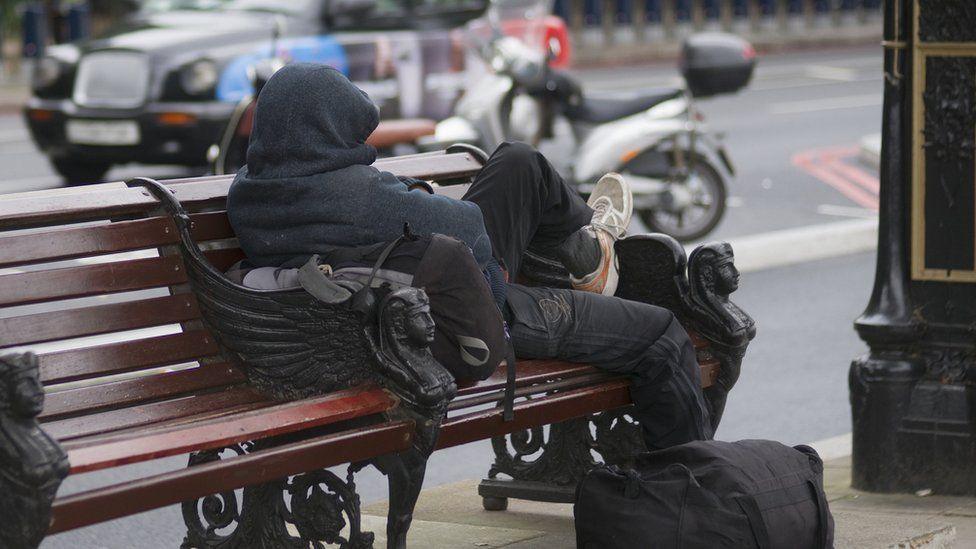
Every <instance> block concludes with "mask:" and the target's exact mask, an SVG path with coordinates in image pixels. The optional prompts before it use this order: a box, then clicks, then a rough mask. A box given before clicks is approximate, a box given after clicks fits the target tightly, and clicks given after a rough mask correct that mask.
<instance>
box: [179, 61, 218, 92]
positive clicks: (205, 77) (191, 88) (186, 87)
mask: <svg viewBox="0 0 976 549" xmlns="http://www.w3.org/2000/svg"><path fill="white" fill-rule="evenodd" d="M180 85H181V86H183V91H185V92H186V93H188V94H190V95H201V94H204V93H207V92H209V91H210V90H212V89H213V88H214V86H216V85H217V66H216V65H215V64H214V62H213V61H210V60H209V59H201V60H200V61H195V62H193V63H190V64H189V65H187V66H185V67H183V68H182V69H181V70H180Z"/></svg>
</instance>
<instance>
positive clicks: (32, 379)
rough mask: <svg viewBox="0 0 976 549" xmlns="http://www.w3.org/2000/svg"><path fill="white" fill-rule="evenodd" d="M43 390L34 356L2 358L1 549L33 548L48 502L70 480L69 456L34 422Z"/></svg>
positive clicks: (46, 516)
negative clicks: (67, 477) (63, 482)
mask: <svg viewBox="0 0 976 549" xmlns="http://www.w3.org/2000/svg"><path fill="white" fill-rule="evenodd" d="M43 408H44V389H43V388H42V387H41V383H40V380H39V379H38V368H37V357H36V356H34V355H33V354H30V353H27V354H21V355H6V356H0V484H2V486H0V492H2V493H3V495H4V497H3V498H2V499H0V513H2V515H3V524H4V525H5V526H4V527H3V528H0V547H4V548H8V549H26V548H31V547H36V546H37V545H38V544H39V543H40V542H41V540H42V539H44V534H45V533H46V532H47V527H48V524H49V523H50V521H51V503H52V502H53V501H54V495H55V494H56V493H57V491H58V487H59V486H60V485H61V481H62V480H64V478H65V477H66V476H68V456H67V454H65V452H64V450H63V449H61V446H60V445H59V444H58V443H57V442H56V441H55V440H54V439H53V438H51V437H50V436H49V435H48V434H47V433H45V432H44V431H43V430H42V429H41V427H40V425H39V424H38V422H37V416H38V414H40V413H41V410H42V409H43Z"/></svg>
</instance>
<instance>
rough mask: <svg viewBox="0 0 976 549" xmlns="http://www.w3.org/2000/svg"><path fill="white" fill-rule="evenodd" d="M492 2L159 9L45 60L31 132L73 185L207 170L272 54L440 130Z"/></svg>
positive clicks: (413, 0)
mask: <svg viewBox="0 0 976 549" xmlns="http://www.w3.org/2000/svg"><path fill="white" fill-rule="evenodd" d="M486 2H487V0H148V1H147V2H146V3H145V5H144V8H143V9H142V10H140V11H139V12H137V13H136V14H134V15H132V16H130V17H128V18H126V19H125V20H123V21H122V22H121V23H120V24H118V25H116V26H115V27H114V28H112V29H110V30H109V31H108V32H106V33H105V34H104V35H103V36H100V37H96V38H94V39H92V40H89V41H86V42H81V43H73V44H65V45H59V46H54V47H51V48H49V49H48V51H47V54H46V55H45V57H43V58H41V59H39V60H38V61H37V63H36V66H35V71H34V75H33V81H32V89H33V93H32V97H31V98H30V100H29V102H28V105H27V107H26V108H25V116H26V119H27V124H28V126H29V128H30V131H31V135H32V136H33V138H34V141H35V142H36V143H37V145H38V147H39V148H40V149H41V150H43V151H44V152H45V153H46V154H47V156H48V157H49V158H50V160H51V163H52V165H53V166H54V168H55V169H56V170H57V171H58V172H59V173H60V174H61V175H62V176H64V178H65V179H66V180H67V181H68V182H72V183H74V182H81V183H89V182H93V181H98V180H99V179H101V178H102V177H103V176H104V175H105V173H106V172H107V171H108V169H109V168H111V167H112V166H113V165H115V164H122V163H128V162H140V163H147V164H176V165H185V166H203V165H206V163H207V150H208V148H210V147H211V145H213V144H214V143H217V142H218V141H219V140H220V137H221V135H222V133H223V132H224V130H225V128H226V127H227V126H228V122H229V121H230V119H231V117H232V115H233V113H234V110H235V107H236V106H237V105H238V104H239V103H240V101H241V100H242V99H243V98H245V97H246V96H248V95H249V94H251V93H252V78H251V77H250V76H249V71H250V70H253V67H254V65H255V64H256V63H257V62H259V61H260V60H262V59H267V58H270V57H279V58H283V59H285V60H287V61H289V62H292V61H314V62H321V63H327V64H330V65H332V66H334V67H336V68H337V69H339V70H341V71H343V72H344V73H345V74H347V75H348V76H349V77H350V79H352V80H353V81H354V82H355V83H356V84H357V85H359V86H360V87H361V88H363V89H364V90H366V91H367V92H368V93H369V94H370V97H372V98H373V100H374V101H375V102H376V103H377V104H378V105H379V106H380V109H381V113H382V116H383V118H432V119H442V118H445V117H446V116H449V115H450V114H451V111H452V108H453V105H454V102H455V99H456V98H457V96H458V94H459V92H460V90H461V88H462V84H463V73H462V71H463V69H464V52H463V46H462V45H461V40H460V39H459V37H458V36H457V34H455V33H452V29H455V28H457V27H460V26H461V25H463V24H464V23H465V22H467V21H469V20H471V19H473V18H475V17H478V16H479V15H481V14H482V13H483V12H484V9H485V7H486V6H485V3H486ZM272 49H274V50H275V51H271V50H272Z"/></svg>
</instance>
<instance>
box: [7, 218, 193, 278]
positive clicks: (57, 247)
mask: <svg viewBox="0 0 976 549" xmlns="http://www.w3.org/2000/svg"><path fill="white" fill-rule="evenodd" d="M177 239H178V235H177V234H176V227H175V225H174V224H173V222H172V220H170V219H167V218H165V217H154V218H149V219H140V220H137V221H121V222H117V223H108V224H105V225H97V226H87V227H67V228H65V227H62V228H57V229H52V230H48V231H44V232H36V233H27V234H16V235H11V236H2V235H0V266H3V267H11V266H17V265H24V264H29V263H38V262H41V261H56V260H62V259H72V258H77V257H88V256H93V255H104V254H109V253H114V252H123V251H127V250H139V249H143V248H152V247H156V246H159V245H161V244H174V243H176V242H177Z"/></svg>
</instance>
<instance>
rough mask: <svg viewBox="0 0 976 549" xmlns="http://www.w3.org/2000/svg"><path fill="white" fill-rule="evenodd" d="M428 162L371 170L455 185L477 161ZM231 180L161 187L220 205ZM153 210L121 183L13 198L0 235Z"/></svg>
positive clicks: (197, 203)
mask: <svg viewBox="0 0 976 549" xmlns="http://www.w3.org/2000/svg"><path fill="white" fill-rule="evenodd" d="M437 154H438V155H439V156H438V158H437V159H436V161H433V162H432V161H431V160H432V159H431V156H432V155H429V154H425V155H417V156H404V157H398V158H387V159H381V160H377V161H376V164H374V165H375V166H376V167H377V168H379V169H381V170H384V171H388V172H392V173H394V174H396V175H402V176H406V177H423V178H426V179H431V180H445V179H455V178H459V177H466V176H470V175H473V174H475V173H477V171H478V170H480V169H481V166H480V164H479V163H478V161H477V160H475V159H474V158H472V157H471V156H470V155H469V154H467V153H458V154H442V153H437ZM233 179H234V178H233V176H215V177H206V178H187V179H175V180H171V181H167V182H166V183H167V184H168V185H170V186H172V187H174V189H175V190H176V196H177V197H178V198H179V199H180V200H181V201H182V202H184V203H185V205H186V206H187V207H190V208H200V207H203V206H208V205H216V204H217V203H221V204H222V203H223V201H224V200H225V198H226V196H227V189H228V188H230V183H231V181H233ZM157 206H158V203H157V202H156V200H155V199H154V198H153V197H152V196H150V195H149V193H148V192H147V191H145V190H144V189H139V188H126V187H124V186H122V184H121V183H104V184H101V185H91V186H90V187H89V188H87V189H84V192H80V191H79V190H78V189H59V190H56V191H43V192H32V193H14V194H10V195H6V196H5V197H4V198H3V199H2V200H0V229H4V228H18V229H20V228H24V227H29V226H39V225H52V224H57V223H69V222H73V221H87V220H93V219H108V218H113V217H118V216H121V215H131V214H138V213H145V212H148V211H149V210H151V209H154V208H155V207H157Z"/></svg>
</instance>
